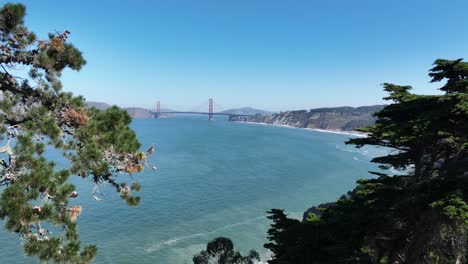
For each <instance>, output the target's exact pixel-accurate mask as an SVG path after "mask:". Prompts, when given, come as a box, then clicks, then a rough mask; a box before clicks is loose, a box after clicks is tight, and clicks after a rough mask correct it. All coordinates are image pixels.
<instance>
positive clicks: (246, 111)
mask: <svg viewBox="0 0 468 264" xmlns="http://www.w3.org/2000/svg"><path fill="white" fill-rule="evenodd" d="M221 113H223V114H232V115H272V114H273V113H274V112H271V111H266V110H261V109H255V108H252V107H242V108H234V109H228V110H225V111H222V112H221Z"/></svg>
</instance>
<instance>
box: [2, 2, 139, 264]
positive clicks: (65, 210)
mask: <svg viewBox="0 0 468 264" xmlns="http://www.w3.org/2000/svg"><path fill="white" fill-rule="evenodd" d="M25 14H26V8H25V7H24V6H23V5H21V4H5V5H4V6H3V7H1V9H0V91H1V94H2V98H1V99H0V154H2V155H3V156H2V157H3V158H6V160H4V159H0V186H3V187H1V189H0V190H1V195H0V218H1V219H3V220H4V222H5V227H6V229H7V230H9V231H11V232H17V233H18V234H19V235H20V236H21V237H22V238H23V244H24V250H25V252H26V254H27V255H29V256H36V257H38V258H39V259H40V260H41V261H46V262H60V263H64V262H71V263H89V262H92V260H93V259H94V257H95V256H96V253H97V248H96V247H95V246H93V245H91V246H85V247H81V246H80V240H79V236H78V232H77V224H76V219H77V217H78V216H79V215H80V213H81V211H82V210H83V208H82V207H81V206H79V204H78V201H79V200H77V199H74V198H76V197H78V193H77V192H76V191H75V187H74V186H73V185H71V184H69V183H67V182H68V178H69V177H72V175H73V176H76V175H78V176H81V177H83V178H90V179H92V180H93V182H94V183H95V184H96V186H98V184H100V183H106V182H107V183H109V184H110V185H111V186H113V187H114V188H115V190H116V191H117V192H118V193H119V196H121V197H122V198H123V199H124V200H125V201H126V202H127V203H128V204H129V205H132V206H134V205H137V204H138V203H139V201H140V197H135V196H133V195H132V191H135V192H136V191H139V190H140V185H139V184H138V183H136V182H133V180H130V179H127V180H119V181H117V180H118V177H117V175H118V174H120V173H121V172H124V173H135V172H139V171H141V170H142V169H143V164H145V163H146V158H147V157H146V154H145V153H142V152H137V151H138V149H139V148H140V143H139V142H138V140H137V138H136V135H135V133H134V132H133V131H132V130H131V129H130V128H129V124H130V122H131V118H130V116H129V115H128V114H127V112H125V111H124V110H122V109H119V108H117V107H112V108H110V109H108V110H106V111H99V110H97V109H86V108H85V102H84V99H83V98H82V97H75V96H73V95H72V94H71V93H67V92H62V84H61V82H60V79H59V77H60V75H61V72H62V70H64V69H65V68H70V69H73V70H80V69H81V67H82V66H84V65H85V64H86V61H85V60H84V58H83V56H82V53H81V51H79V50H78V49H76V48H75V47H74V46H73V45H72V44H70V43H68V42H67V38H68V35H69V34H70V32H68V31H65V32H63V33H55V34H49V36H48V38H47V39H46V40H37V39H36V36H35V34H34V33H32V32H30V31H29V30H28V29H27V28H26V27H25V25H24V24H23V21H24V16H25ZM18 76H22V77H21V78H20V77H18ZM24 76H28V77H27V78H24ZM46 146H48V148H46ZM54 148H55V152H59V153H60V152H61V153H63V156H64V157H65V158H67V159H69V161H70V164H71V166H70V168H65V169H63V170H57V169H56V167H55V164H54V163H53V162H51V161H49V160H48V159H47V158H46V149H48V150H50V149H54ZM127 181H132V183H131V187H128V183H127ZM46 226H47V228H46ZM49 228H51V229H53V231H54V232H53V233H52V232H50V230H49Z"/></svg>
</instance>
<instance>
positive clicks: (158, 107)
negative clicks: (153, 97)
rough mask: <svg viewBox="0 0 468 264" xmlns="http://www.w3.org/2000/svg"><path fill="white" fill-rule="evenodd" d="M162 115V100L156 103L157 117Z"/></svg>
mask: <svg viewBox="0 0 468 264" xmlns="http://www.w3.org/2000/svg"><path fill="white" fill-rule="evenodd" d="M160 116H161V102H159V101H158V102H157V103H156V118H159V117H160Z"/></svg>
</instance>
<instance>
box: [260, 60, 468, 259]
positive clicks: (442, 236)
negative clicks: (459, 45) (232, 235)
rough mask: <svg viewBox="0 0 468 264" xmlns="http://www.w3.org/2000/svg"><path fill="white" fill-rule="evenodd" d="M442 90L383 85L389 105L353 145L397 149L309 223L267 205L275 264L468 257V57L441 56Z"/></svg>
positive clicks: (435, 73) (436, 70) (436, 72)
mask: <svg viewBox="0 0 468 264" xmlns="http://www.w3.org/2000/svg"><path fill="white" fill-rule="evenodd" d="M430 76H431V77H432V78H433V81H434V82H435V81H442V80H444V79H446V80H447V83H446V84H445V85H444V86H442V87H441V90H443V91H445V92H446V93H445V94H443V95H438V96H435V95H432V96H429V95H416V94H412V93H410V90H411V87H410V86H399V85H394V84H388V83H386V84H384V89H385V90H386V91H387V92H389V96H388V97H387V98H386V99H387V100H392V101H393V104H391V105H389V106H387V107H385V108H384V109H383V110H381V111H379V112H377V113H376V114H375V116H376V117H377V121H376V123H375V125H373V126H369V127H367V128H364V129H361V131H364V132H367V133H369V136H368V137H367V138H355V139H351V140H349V141H348V142H347V143H348V144H354V145H356V146H357V147H362V146H364V145H374V146H384V147H390V148H393V149H394V151H393V152H391V153H390V154H389V155H386V156H383V157H377V158H374V159H373V162H376V163H379V164H381V168H382V169H384V170H385V169H389V168H396V169H399V170H401V172H402V174H400V175H389V174H387V173H381V172H373V173H374V174H375V175H377V176H378V177H377V178H375V179H368V180H360V181H358V186H357V187H356V188H355V189H354V190H353V191H352V192H350V193H348V194H347V195H345V196H343V197H341V198H340V199H339V200H338V201H337V202H335V203H333V205H332V206H327V207H325V208H324V209H323V210H322V211H321V214H320V215H314V214H312V213H310V214H309V217H307V219H306V220H305V222H299V221H297V220H292V219H289V218H287V217H286V215H284V213H283V211H281V210H272V211H270V212H269V214H270V216H269V218H270V219H272V220H273V224H272V226H271V229H270V230H269V232H268V233H269V239H270V241H271V243H268V244H266V245H265V247H266V248H268V249H270V250H271V251H272V252H273V253H274V257H273V259H272V260H270V261H269V263H282V264H286V263H294V264H297V263H330V264H331V263H392V264H393V263H408V264H413V263H415V264H419V263H466V262H467V261H468V258H467V246H468V245H467V239H468V233H467V225H468V221H467V220H468V187H467V186H468V178H467V176H468V94H467V91H468V90H467V87H468V86H467V85H468V84H467V82H466V80H467V79H468V63H466V62H463V61H462V60H456V61H449V60H437V61H436V62H435V66H434V67H433V68H432V69H431V71H430Z"/></svg>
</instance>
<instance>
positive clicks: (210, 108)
mask: <svg viewBox="0 0 468 264" xmlns="http://www.w3.org/2000/svg"><path fill="white" fill-rule="evenodd" d="M168 114H197V115H208V120H210V121H212V120H213V116H215V115H220V116H251V115H241V114H229V113H220V112H214V111H213V99H212V98H210V99H208V111H207V112H204V111H161V102H160V101H157V103H156V112H153V117H154V118H160V117H163V116H165V115H168Z"/></svg>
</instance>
